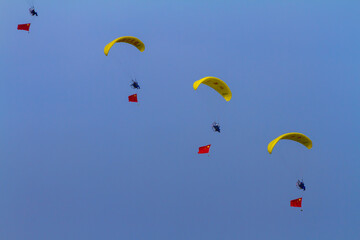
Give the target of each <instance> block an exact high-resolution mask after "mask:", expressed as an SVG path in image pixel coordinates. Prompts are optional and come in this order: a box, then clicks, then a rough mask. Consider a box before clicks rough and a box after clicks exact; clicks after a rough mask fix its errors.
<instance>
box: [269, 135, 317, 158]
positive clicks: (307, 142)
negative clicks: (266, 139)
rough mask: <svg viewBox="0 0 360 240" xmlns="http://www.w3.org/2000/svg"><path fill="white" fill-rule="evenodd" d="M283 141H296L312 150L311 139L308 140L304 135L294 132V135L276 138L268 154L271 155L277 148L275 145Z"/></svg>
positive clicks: (270, 145) (270, 144) (271, 143)
mask: <svg viewBox="0 0 360 240" xmlns="http://www.w3.org/2000/svg"><path fill="white" fill-rule="evenodd" d="M282 139H287V140H293V141H296V142H298V143H301V144H302V145H304V146H305V147H307V148H308V149H311V148H312V141H311V140H310V138H308V137H307V136H305V135H304V134H302V133H296V132H292V133H286V134H283V135H281V136H279V137H277V138H275V139H274V140H272V141H271V142H270V143H269V145H268V152H269V153H270V154H271V152H272V150H273V148H274V147H275V145H276V144H277V142H278V141H280V140H282Z"/></svg>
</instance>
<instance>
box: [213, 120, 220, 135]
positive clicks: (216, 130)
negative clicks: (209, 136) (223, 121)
mask: <svg viewBox="0 0 360 240" xmlns="http://www.w3.org/2000/svg"><path fill="white" fill-rule="evenodd" d="M212 129H213V131H214V132H218V133H220V125H219V123H217V122H213V124H212Z"/></svg>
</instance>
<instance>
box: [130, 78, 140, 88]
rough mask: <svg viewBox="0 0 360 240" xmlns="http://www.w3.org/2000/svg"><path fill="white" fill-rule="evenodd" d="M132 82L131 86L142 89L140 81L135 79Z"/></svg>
mask: <svg viewBox="0 0 360 240" xmlns="http://www.w3.org/2000/svg"><path fill="white" fill-rule="evenodd" d="M131 81H132V83H131V84H130V86H131V87H132V88H133V89H135V88H136V89H140V86H139V83H138V82H137V81H136V79H135V80H131Z"/></svg>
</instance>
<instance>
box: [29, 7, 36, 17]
mask: <svg viewBox="0 0 360 240" xmlns="http://www.w3.org/2000/svg"><path fill="white" fill-rule="evenodd" d="M29 12H30V14H31V16H38V13H37V12H36V11H35V8H34V7H31V8H29Z"/></svg>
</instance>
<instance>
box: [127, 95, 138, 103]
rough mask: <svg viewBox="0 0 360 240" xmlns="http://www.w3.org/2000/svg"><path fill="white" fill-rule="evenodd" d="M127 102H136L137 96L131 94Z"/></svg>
mask: <svg viewBox="0 0 360 240" xmlns="http://www.w3.org/2000/svg"><path fill="white" fill-rule="evenodd" d="M129 102H138V100H137V94H133V95H130V96H129Z"/></svg>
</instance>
